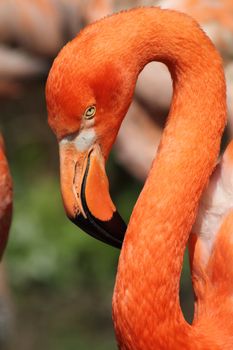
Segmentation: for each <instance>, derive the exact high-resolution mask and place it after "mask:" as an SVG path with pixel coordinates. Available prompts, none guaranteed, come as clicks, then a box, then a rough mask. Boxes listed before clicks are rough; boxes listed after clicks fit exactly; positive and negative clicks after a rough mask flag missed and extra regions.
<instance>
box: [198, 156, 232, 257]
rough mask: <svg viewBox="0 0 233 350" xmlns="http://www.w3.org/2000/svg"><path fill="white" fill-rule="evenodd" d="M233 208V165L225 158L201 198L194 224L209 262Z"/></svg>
mask: <svg viewBox="0 0 233 350" xmlns="http://www.w3.org/2000/svg"><path fill="white" fill-rule="evenodd" d="M232 209H233V167H232V166H231V164H229V162H226V161H225V160H224V159H222V160H221V162H220V163H219V164H218V165H217V167H216V169H215V171H214V173H213V175H212V176H211V178H210V182H209V185H208V187H207V189H206V190H205V192H204V193H203V196H202V198H201V202H200V206H199V211H198V215H197V218H196V222H195V224H194V226H193V230H192V231H193V232H195V233H196V234H197V235H198V237H199V239H201V241H202V246H203V255H204V256H203V257H202V258H203V262H204V263H207V262H208V260H209V257H210V255H211V252H212V249H213V245H214V242H215V240H216V236H217V233H218V231H219V228H220V226H221V224H222V222H223V220H224V217H225V216H226V215H227V214H228V213H229V211H231V210H232Z"/></svg>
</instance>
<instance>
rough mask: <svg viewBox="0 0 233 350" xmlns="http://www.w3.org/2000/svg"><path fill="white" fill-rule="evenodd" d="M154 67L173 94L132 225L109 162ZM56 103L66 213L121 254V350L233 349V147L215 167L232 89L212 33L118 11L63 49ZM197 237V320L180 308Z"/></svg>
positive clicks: (166, 17)
mask: <svg viewBox="0 0 233 350" xmlns="http://www.w3.org/2000/svg"><path fill="white" fill-rule="evenodd" d="M154 60H156V61H161V62H163V63H165V64H166V65H167V67H168V69H169V71H170V73H171V77H172V79H173V98H172V103H171V108H170V112H169V116H168V120H167V123H166V127H165V130H164V132H163V136H162V140H161V143H160V146H159V151H158V154H157V155H156V158H155V160H154V161H153V163H152V166H151V169H150V172H149V175H148V178H147V180H146V183H145V185H144V187H143V190H142V192H141V194H140V196H139V198H138V200H137V203H136V205H135V207H134V209H133V212H132V215H131V218H130V221H129V224H128V227H127V229H126V226H125V224H124V222H123V221H122V219H121V217H120V215H119V214H118V212H117V210H116V208H115V205H114V204H113V202H112V200H111V197H110V194H109V188H108V179H107V176H106V173H105V162H106V160H107V158H108V155H109V152H110V149H111V147H112V144H113V143H114V140H115V138H116V135H117V132H118V130H119V128H120V125H121V122H122V120H123V118H124V116H125V114H126V112H127V109H128V107H129V105H130V103H131V100H132V96H133V92H134V88H135V83H136V81H137V77H138V74H139V72H140V71H141V70H142V69H143V67H144V66H145V65H146V64H147V63H148V62H151V61H154ZM46 99H47V109H48V121H49V125H50V127H51V128H52V130H53V131H54V133H55V135H56V137H57V140H58V143H59V153H60V175H61V192H62V198H63V203H64V207H65V211H66V213H67V216H68V217H69V218H70V219H71V220H72V221H73V222H74V223H75V224H76V225H78V226H80V227H81V228H83V229H84V231H86V232H87V233H89V234H91V235H92V236H94V237H96V238H98V239H100V240H102V241H104V242H105V243H108V244H111V245H113V246H116V247H122V249H121V254H120V258H119V264H118V271H117V276H116V284H115V289H114V294H113V303H112V305H113V321H114V327H115V333H116V338H117V342H118V346H119V348H120V349H122V350H154V349H170V350H176V349H187V350H194V349H195V350H199V349H202V350H204V349H205V350H210V349H211V350H217V349H221V350H228V349H229V350H230V349H232V346H233V336H232V334H233V333H232V330H233V318H232V314H233V305H232V287H233V286H232V275H233V270H232V268H231V266H232V261H233V250H232V237H231V233H232V229H233V215H232V203H233V202H232V161H233V145H232V143H230V145H229V147H228V148H227V151H226V152H225V155H224V157H223V159H222V161H221V162H220V163H219V165H217V166H216V159H217V156H218V153H219V148H220V140H221V136H222V132H223V129H224V126H225V123H226V92H225V79H224V73H223V68H222V61H221V58H220V56H219V54H218V53H217V51H216V49H215V47H214V46H213V44H212V43H211V41H210V40H209V38H208V37H207V36H206V34H205V33H204V32H203V31H202V30H201V29H200V27H199V25H198V24H197V23H196V22H195V21H194V20H193V19H191V18H190V17H189V16H187V15H185V14H181V13H178V12H176V11H172V10H161V9H159V8H138V9H133V10H129V11H124V12H121V13H119V14H116V15H113V16H109V17H107V18H105V19H102V20H100V21H98V22H95V23H94V24H92V25H90V26H88V27H86V28H85V29H84V30H83V31H82V32H81V33H80V34H79V35H78V36H77V37H76V38H75V39H74V40H72V41H71V42H69V43H68V44H67V45H66V46H65V47H64V48H63V49H62V50H61V52H60V53H59V55H58V57H57V58H56V59H55V61H54V63H53V66H52V68H51V71H50V73H49V76H48V80H47V85H46ZM135 151H136V150H135ZM137 151H138V152H139V151H140V150H137ZM214 169H215V170H214ZM208 183H209V186H208V187H207V184H208ZM203 192H204V194H203ZM202 194H203V197H202V199H201V196H202ZM199 205H200V207H199V209H198V206H199ZM198 210H199V212H198ZM197 212H198V217H197V219H196V216H197ZM195 219H196V223H195V224H194V222H195ZM193 225H194V226H193ZM125 230H126V231H125ZM191 231H192V234H191V236H190V232H191ZM189 236H190V242H189V249H190V255H191V257H190V260H191V266H192V275H193V283H194V289H195V293H196V297H197V301H196V305H195V307H196V309H195V317H194V321H193V324H192V325H190V324H188V323H187V322H186V321H185V320H184V317H183V314H182V311H181V308H180V304H179V281H180V274H181V269H182V262H183V256H184V250H185V247H186V245H187V242H188V239H189ZM122 241H123V244H122Z"/></svg>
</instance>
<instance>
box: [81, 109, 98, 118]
mask: <svg viewBox="0 0 233 350" xmlns="http://www.w3.org/2000/svg"><path fill="white" fill-rule="evenodd" d="M95 112H96V107H95V106H90V107H88V108H87V109H86V110H85V113H84V118H85V119H92V118H93V117H94V115H95Z"/></svg>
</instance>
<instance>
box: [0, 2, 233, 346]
mask: <svg viewBox="0 0 233 350" xmlns="http://www.w3.org/2000/svg"><path fill="white" fill-rule="evenodd" d="M157 4H159V5H160V6H164V7H165V6H172V7H174V8H178V9H180V10H183V11H187V12H189V13H190V14H193V15H194V16H195V17H196V19H197V20H199V21H200V22H201V24H202V25H204V26H205V25H206V23H207V24H208V25H207V27H208V28H207V29H208V31H209V33H210V35H211V37H212V39H213V40H214V41H215V43H216V44H217V46H218V48H219V49H220V51H221V53H222V56H223V59H224V64H225V70H226V76H227V81H228V85H229V86H232V84H233V69H232V61H233V53H232V45H231V42H232V40H233V39H232V38H233V34H232V24H231V23H232V18H233V15H232V11H233V10H232V8H233V5H232V1H231V0H229V1H227V0H225V1H215V2H214V4H213V5H212V3H211V2H210V1H194V0H193V1H189V0H186V1H184V0H183V1H181V0H180V1H178V0H177V1H174V2H173V1H170V3H168V1H165V0H162V1H160V2H159V1H156V0H153V1H152V0H119V1H115V0H86V1H82V0H11V1H9V0H2V1H1V3H0V99H1V118H0V127H1V129H2V130H3V132H4V135H5V141H6V144H7V150H8V156H9V159H10V162H11V168H12V174H13V176H14V182H15V186H14V187H15V190H14V192H15V211H14V221H13V225H12V230H11V231H12V232H11V238H10V241H9V244H8V249H7V251H6V268H4V275H3V280H4V281H5V282H4V283H3V285H4V287H3V288H4V289H5V290H7V291H9V285H8V283H7V282H6V281H7V280H9V281H10V288H11V290H12V294H13V301H14V304H15V308H13V310H14V311H15V312H16V320H18V322H16V327H15V328H16V329H15V335H14V339H13V344H12V347H13V348H14V347H15V344H17V348H18V349H24V350H27V349H32V348H33V349H35V350H37V349H40V348H41V347H42V346H43V348H44V349H48V348H56V349H58V350H60V349H64V348H65V349H77V348H78V349H89V348H91V347H93V348H95V349H97V350H98V349H101V350H104V349H110V348H112V349H113V348H114V335H113V330H112V323H111V319H110V318H109V317H108V315H110V314H111V311H110V300H111V291H112V286H113V281H114V274H115V268H116V265H117V256H118V253H117V252H115V251H114V250H112V249H111V248H109V247H103V246H102V245H101V244H100V243H98V242H93V240H91V239H89V238H88V237H86V236H84V235H82V234H81V233H80V234H79V233H77V230H76V228H75V227H73V226H72V225H71V224H70V223H69V222H68V221H67V220H65V218H64V213H63V208H62V205H61V201H60V196H59V194H58V193H59V192H58V191H59V190H58V188H59V184H58V182H59V180H58V178H57V174H58V159H57V149H56V143H55V140H54V138H53V136H52V135H51V133H50V131H49V129H48V127H47V121H46V118H47V116H46V110H45V104H44V82H45V79H46V75H47V72H48V70H49V68H50V66H51V63H52V61H53V58H54V57H55V56H56V54H57V52H58V51H59V49H60V48H61V47H62V45H64V44H65V43H66V41H67V40H69V39H71V38H72V37H74V36H75V34H76V33H77V32H78V31H79V30H80V29H81V28H82V27H83V26H84V25H85V24H86V23H89V22H92V21H94V20H96V19H98V18H99V17H103V16H105V15H106V14H108V13H111V12H113V11H119V10H121V9H123V8H130V7H134V6H141V5H147V6H151V5H157ZM216 6H217V8H218V9H219V10H220V11H216ZM211 8H213V11H211ZM197 9H198V10H197ZM207 13H208V16H207V15H206V14H207ZM224 13H225V15H224ZM211 28H212V29H211ZM204 29H206V27H204ZM232 91H233V88H232V87H231V88H229V89H228V100H229V103H228V108H229V115H230V113H233V111H232V109H233V107H232V106H233V93H232ZM171 94H172V87H171V79H170V76H169V74H168V73H167V70H166V68H165V67H164V66H163V65H160V64H151V65H150V66H148V67H146V68H145V69H144V71H143V72H142V74H141V77H140V79H139V81H138V84H137V88H136V91H135V99H134V102H133V104H132V106H131V108H130V110H129V113H128V116H127V118H126V119H125V122H124V125H123V127H122V129H121V132H120V134H119V138H118V141H117V145H116V148H115V151H114V155H113V156H112V157H111V160H110V166H109V169H108V171H109V173H110V177H111V179H112V183H111V191H112V195H113V197H114V199H115V201H116V202H117V204H118V206H119V207H121V208H122V214H123V216H124V217H125V219H126V220H127V218H128V217H129V216H130V211H131V209H130V208H131V207H132V205H133V203H134V201H135V199H136V197H137V194H138V192H139V190H140V188H141V185H142V182H143V181H144V179H145V177H146V175H147V171H148V168H149V166H150V163H151V160H152V158H153V156H154V153H155V150H156V147H157V146H158V143H159V140H160V134H161V130H162V127H163V124H164V122H165V119H166V115H167V112H168V110H169V104H170V99H171ZM161 120H162V121H163V122H162V123H161ZM230 120H231V119H230ZM231 130H232V128H231V127H230V124H229V128H228V132H227V134H226V136H225V138H226V139H227V138H231V137H232V135H231V133H232V131H231ZM129 140H130V142H129ZM135 149H136V150H139V149H140V150H141V151H140V152H135ZM135 154H136V156H135ZM119 164H121V165H120V166H119ZM136 179H137V180H136ZM120 182H121V183H122V182H123V183H124V186H123V188H122V191H121V192H119V190H118V188H119V186H118V184H119V183H120ZM97 262H98V263H97ZM187 270H188V265H187V264H186V265H185V268H184V278H183V280H182V289H181V298H182V304H183V308H184V309H185V314H186V317H188V318H189V319H191V317H192V312H190V305H191V304H190V303H191V302H190V300H192V296H191V294H190V293H191V291H190V282H189V281H188V280H187V278H186V272H187ZM5 275H7V276H8V278H7V279H5V277H4V276H5ZM7 294H8V295H9V298H10V294H9V293H8V292H7ZM45 300H46V301H45ZM79 300H82V303H81V304H80V302H79ZM5 305H6V306H7V305H8V302H7V303H6V304H5ZM90 309H92V310H93V315H91V317H90V314H87V310H88V313H89V310H90ZM9 310H10V309H9ZM21 320H23V322H21ZM61 320H62V321H61ZM0 328H1V322H0ZM0 332H1V330H0ZM11 338H12V337H11Z"/></svg>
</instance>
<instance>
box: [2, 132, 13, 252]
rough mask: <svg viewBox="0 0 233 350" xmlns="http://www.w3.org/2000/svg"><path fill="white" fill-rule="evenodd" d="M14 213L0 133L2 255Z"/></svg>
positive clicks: (8, 172) (10, 182)
mask: <svg viewBox="0 0 233 350" xmlns="http://www.w3.org/2000/svg"><path fill="white" fill-rule="evenodd" d="M11 215H12V180H11V175H10V170H9V167H8V163H7V159H6V156H5V147H4V142H3V138H2V136H1V134H0V257H2V254H3V251H4V249H5V246H6V243H7V239H8V233H9V228H10V223H11Z"/></svg>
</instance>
